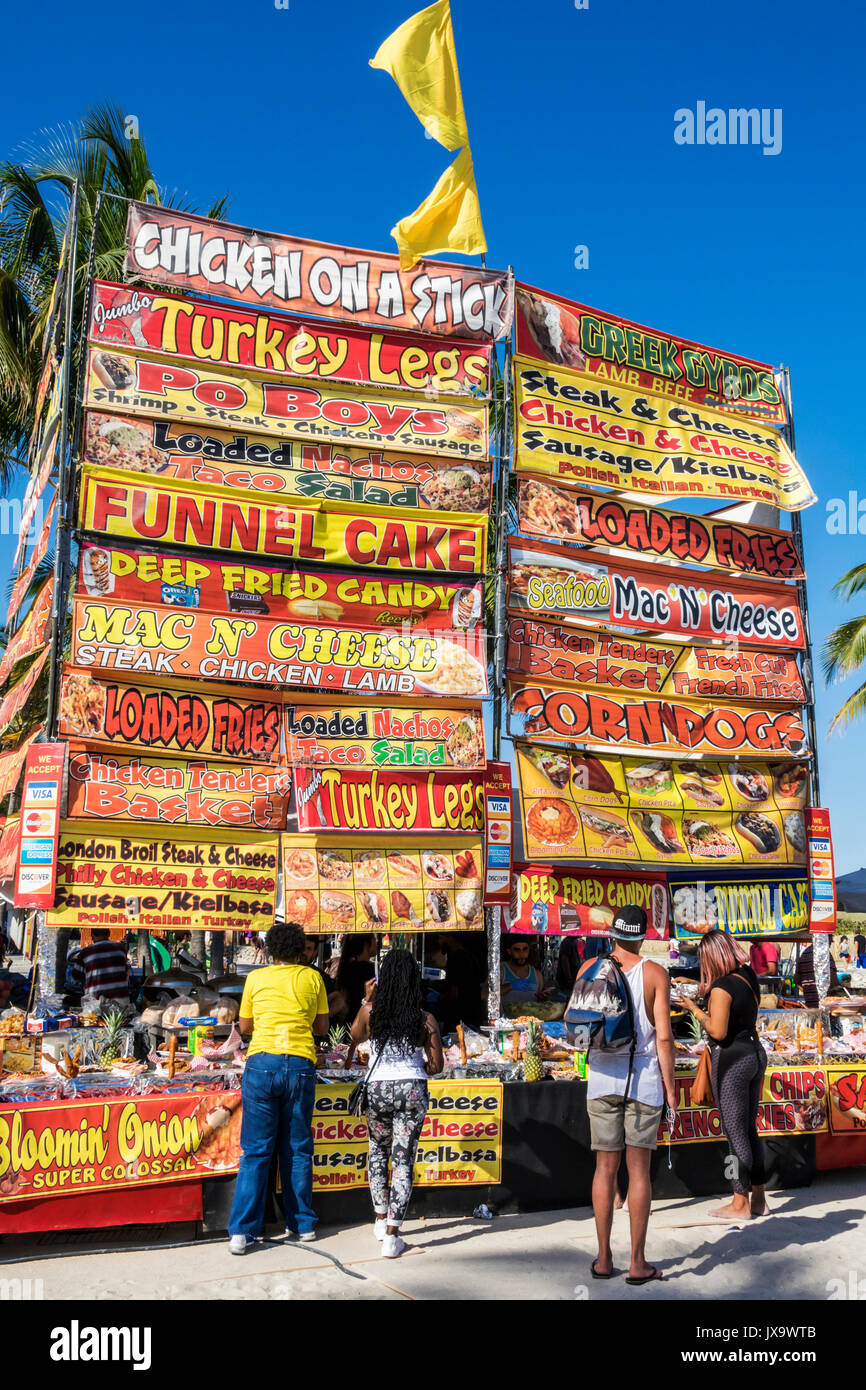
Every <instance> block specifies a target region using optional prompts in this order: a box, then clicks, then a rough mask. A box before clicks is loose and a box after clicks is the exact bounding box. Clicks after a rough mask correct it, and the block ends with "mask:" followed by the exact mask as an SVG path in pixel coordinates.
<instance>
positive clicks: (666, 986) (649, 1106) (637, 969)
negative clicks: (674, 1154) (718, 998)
mask: <svg viewBox="0 0 866 1390" xmlns="http://www.w3.org/2000/svg"><path fill="white" fill-rule="evenodd" d="M646 931H647V915H646V913H645V912H644V910H643V908H642V907H638V906H637V905H629V906H626V907H622V908H620V909H619V911H618V912H617V914H616V916H615V917H614V920H613V925H612V926H611V927H610V928H609V933H610V935H611V937H612V938H613V950H612V951H611V957H612V959H613V960H615V961H616V962H617V964H618V966H619V967H620V969H621V971H622V972H623V975H624V976H625V982H626V985H627V986H628V990H629V993H630V995H631V1004H632V1018H633V1019H634V1039H635V1042H634V1054H633V1057H631V1058H630V1056H629V1052H628V1051H620V1052H609V1051H605V1050H603V1049H602V1048H600V1047H598V1046H591V1047H590V1050H589V1059H588V1060H589V1081H588V1085H587V1110H588V1111H589V1126H590V1134H591V1138H592V1148H593V1150H594V1152H595V1176H594V1178H593V1183H592V1207H593V1211H594V1212H595V1227H596V1232H597V1235H598V1255H597V1256H596V1258H595V1259H594V1260H593V1262H592V1265H591V1272H592V1276H593V1278H594V1279H611V1278H613V1275H614V1273H615V1271H614V1268H613V1256H612V1254H611V1248H610V1231H611V1225H612V1223H613V1210H614V1199H615V1196H616V1177H617V1172H618V1171H619V1166H620V1161H621V1159H622V1154H623V1149H624V1150H625V1158H626V1165H627V1167H628V1214H629V1222H630V1226H631V1264H630V1266H629V1272H628V1275H627V1276H626V1283H627V1284H648V1283H649V1282H650V1281H651V1280H653V1279H661V1277H662V1275H661V1273H660V1271H659V1270H658V1269H656V1267H655V1266H654V1265H651V1264H647V1260H646V1255H645V1245H646V1233H647V1225H648V1224H649V1213H650V1203H651V1200H652V1185H651V1182H650V1161H651V1159H652V1155H653V1152H654V1150H655V1147H656V1143H657V1141H658V1129H659V1121H660V1120H661V1116H662V1107H663V1105H664V1102H665V1100H667V1104H668V1106H669V1107H670V1109H672V1110H673V1109H675V1108H676V1100H675V1091H674V1043H673V1033H672V1030H671V1009H670V980H669V977H668V972H667V971H666V970H665V969H664V968H663V967H662V966H661V965H657V964H656V963H655V961H651V960H642V959H641V955H640V951H641V947H642V945H643V943H644V939H645V937H646ZM595 965H596V961H595V960H589V961H586V962H584V964H583V965H582V966H581V968H580V970H579V972H578V977H577V978H578V980H580V978H581V976H582V975H584V974H585V973H586V972H587V971H588V970H590V969H592V968H593V967H594V966H595ZM626 1088H628V1089H627V1093H626Z"/></svg>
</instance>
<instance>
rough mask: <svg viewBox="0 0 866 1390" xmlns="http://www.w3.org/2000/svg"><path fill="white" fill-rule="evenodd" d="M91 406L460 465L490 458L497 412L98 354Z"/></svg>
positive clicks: (93, 360) (91, 372)
mask: <svg viewBox="0 0 866 1390" xmlns="http://www.w3.org/2000/svg"><path fill="white" fill-rule="evenodd" d="M85 404H86V405H89V406H95V407H96V408H97V409H103V410H131V411H132V412H133V413H134V414H137V415H147V416H156V417H158V418H159V419H164V420H193V421H198V422H200V423H202V424H211V423H213V424H215V425H227V426H229V427H231V426H240V427H241V428H243V429H256V430H267V431H268V432H269V433H270V434H279V435H284V436H285V437H287V438H291V439H301V440H316V439H321V440H327V439H332V440H336V441H338V442H340V443H345V444H363V445H368V446H369V445H371V444H381V445H383V446H384V445H389V446H395V447H397V448H399V449H408V450H409V451H410V452H414V453H430V454H442V455H447V456H448V457H450V458H463V459H476V458H477V459H485V458H487V451H488V439H487V406H486V405H484V404H483V403H481V402H475V401H472V400H470V399H467V398H466V397H461V398H460V400H459V404H456V403H455V404H451V405H449V404H444V405H437V404H436V398H435V397H431V398H430V399H425V398H424V397H423V396H421V397H417V396H409V395H393V394H390V393H385V392H382V391H379V390H378V389H376V388H375V387H372V386H368V387H366V388H363V387H348V386H339V385H338V384H337V383H335V384H334V385H333V386H332V387H325V386H323V385H319V386H304V385H302V384H301V383H300V382H295V381H289V380H286V379H285V378H284V377H260V376H251V375H247V374H244V373H242V372H235V371H232V370H231V368H229V367H210V366H205V365H202V364H197V365H196V366H195V367H189V366H183V365H182V364H181V363H179V362H169V361H167V360H165V361H158V360H157V359H155V358H149V357H144V356H142V355H141V354H140V353H135V354H133V353H123V352H107V351H106V350H105V349H104V348H91V349H90V350H89V352H88V358H87V379H86V396H85Z"/></svg>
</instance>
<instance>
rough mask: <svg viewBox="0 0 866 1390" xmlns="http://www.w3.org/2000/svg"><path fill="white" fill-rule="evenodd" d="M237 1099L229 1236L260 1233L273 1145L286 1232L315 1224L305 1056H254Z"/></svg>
mask: <svg viewBox="0 0 866 1390" xmlns="http://www.w3.org/2000/svg"><path fill="white" fill-rule="evenodd" d="M241 1096H242V1098H243V1115H242V1118H241V1162H240V1169H239V1171H238V1176H237V1181H236V1183H235V1198H234V1202H233V1203H232V1214H231V1216H230V1217H229V1235H233V1236H237V1235H245V1236H257V1235H259V1234H260V1232H261V1229H262V1223H263V1221H264V1214H265V1199H266V1197H267V1190H268V1174H269V1172H270V1167H271V1158H272V1156H273V1152H274V1146H275V1145H276V1144H277V1143H279V1153H280V1177H281V1179H282V1187H283V1210H284V1211H285V1214H286V1225H287V1226H288V1228H289V1230H292V1231H299V1232H301V1233H303V1232H304V1231H312V1230H313V1229H314V1228H315V1225H316V1222H317V1220H318V1217H317V1216H316V1213H315V1212H314V1211H313V1206H312V1200H313V1131H312V1123H313V1102H314V1100H315V1097H316V1069H315V1067H314V1066H313V1063H312V1062H310V1061H308V1060H307V1058H306V1057H286V1056H278V1055H277V1054H275V1053H272V1052H257V1053H256V1054H255V1056H253V1057H250V1059H249V1061H248V1062H247V1064H246V1066H245V1068H244V1075H243V1080H242V1082H241Z"/></svg>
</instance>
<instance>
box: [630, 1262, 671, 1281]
mask: <svg viewBox="0 0 866 1390" xmlns="http://www.w3.org/2000/svg"><path fill="white" fill-rule="evenodd" d="M650 1268H651V1269H652V1274H644V1275H643V1276H642V1277H641V1278H640V1279H634V1278H632V1276H631V1275H630V1274H627V1275H626V1276H625V1282H626V1283H627V1284H651V1283H652V1282H653V1280H654V1279H664V1277H665V1276H664V1275H663V1274H662V1272H661V1270H660V1269H656V1267H655V1265H651V1266H650Z"/></svg>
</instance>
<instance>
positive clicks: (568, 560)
mask: <svg viewBox="0 0 866 1390" xmlns="http://www.w3.org/2000/svg"><path fill="white" fill-rule="evenodd" d="M506 606H507V608H508V611H509V612H510V613H514V614H521V615H532V616H534V617H542V616H543V617H554V618H558V619H560V621H562V622H565V623H577V624H590V625H592V626H598V625H600V624H610V625H612V626H614V627H628V628H637V629H639V630H640V631H646V632H659V633H664V635H665V637H666V638H667V639H668V640H674V639H677V638H679V639H680V640H686V641H689V640H692V639H703V640H704V641H707V640H709V641H714V642H730V641H732V640H733V641H736V642H738V643H739V642H743V643H746V644H748V645H749V646H754V647H777V648H781V649H793V650H797V649H801V648H803V647H804V646H805V634H804V629H803V618H802V614H801V613H800V605H799V602H798V599H797V591H796V589H795V588H794V587H792V586H787V587H783V586H781V585H779V584H765V585H762V584H759V583H757V582H755V581H753V580H746V579H734V578H733V577H729V576H727V575H716V574H704V573H696V572H695V571H693V570H684V569H673V568H671V569H667V568H665V567H664V566H663V565H641V564H638V563H637V562H635V561H628V560H613V559H611V560H605V561H604V562H601V561H599V562H597V563H587V562H586V561H585V560H584V559H583V555H582V554H572V553H571V552H570V551H566V550H564V549H563V547H562V546H556V545H543V544H542V542H541V541H530V542H526V543H524V542H521V541H520V540H519V539H517V538H515V537H513V536H512V537H511V538H510V539H509V542H508V591H507V594H506Z"/></svg>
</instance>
